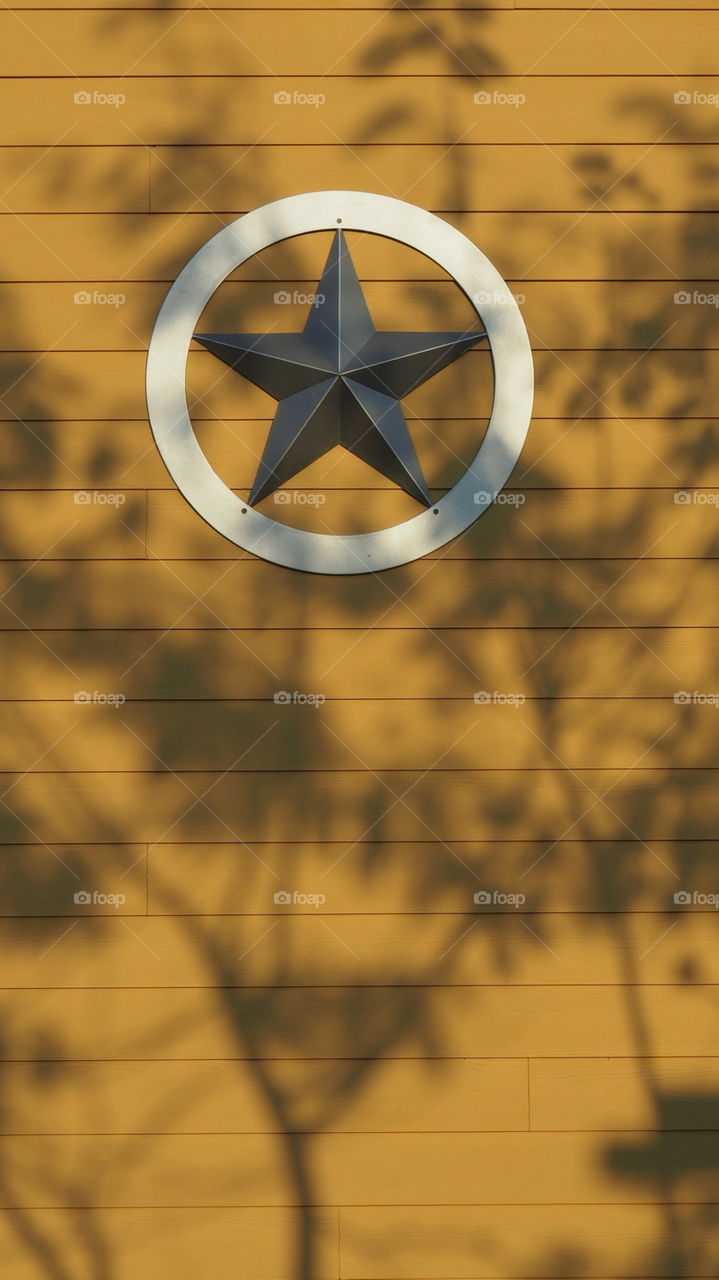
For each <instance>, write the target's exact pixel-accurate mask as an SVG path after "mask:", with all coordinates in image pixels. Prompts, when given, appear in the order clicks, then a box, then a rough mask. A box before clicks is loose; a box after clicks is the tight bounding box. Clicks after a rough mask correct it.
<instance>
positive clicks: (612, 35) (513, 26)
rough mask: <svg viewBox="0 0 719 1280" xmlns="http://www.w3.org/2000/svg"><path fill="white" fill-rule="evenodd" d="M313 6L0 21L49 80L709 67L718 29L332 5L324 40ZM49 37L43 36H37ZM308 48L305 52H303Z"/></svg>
mask: <svg viewBox="0 0 719 1280" xmlns="http://www.w3.org/2000/svg"><path fill="white" fill-rule="evenodd" d="M312 22H313V15H312V13H311V12H308V13H302V12H298V11H287V12H286V13H284V14H283V19H282V22H281V23H279V24H278V23H277V21H276V18H275V15H274V14H273V13H272V12H271V11H267V10H257V9H255V10H246V11H244V12H242V11H239V12H236V13H235V12H232V11H226V12H224V13H223V14H222V21H219V20H218V18H217V17H216V16H215V14H214V13H212V12H211V11H209V10H208V11H205V10H195V11H194V12H191V13H190V12H188V13H186V14H185V15H184V16H183V19H182V20H181V21H179V22H178V20H177V17H176V16H175V14H174V13H173V12H163V11H162V10H155V11H153V10H144V11H130V12H128V14H127V16H126V17H125V18H123V21H122V23H120V22H118V21H117V20H115V21H114V22H113V21H112V19H111V17H110V16H109V14H107V13H102V11H100V12H98V13H94V12H82V11H78V13H77V15H76V17H75V18H74V19H73V22H72V24H68V23H67V22H66V21H65V20H64V15H63V14H62V13H61V12H48V11H44V12H39V13H37V12H33V11H32V10H26V11H25V14H24V21H23V23H18V22H17V21H16V20H15V19H14V18H13V15H12V14H7V15H5V17H4V18H3V20H2V23H1V24H0V34H1V35H2V41H3V47H4V49H5V51H6V55H7V57H8V58H9V59H10V60H11V66H12V68H13V74H14V75H17V76H24V75H51V76H67V75H72V76H83V77H87V76H119V77H124V76H127V75H129V74H131V73H134V74H135V75H167V74H174V75H176V74H177V73H178V67H182V69H183V72H184V74H185V75H198V74H199V75H202V74H205V75H207V74H210V75H222V74H225V75H228V74H244V75H268V74H269V75H272V76H282V75H293V74H297V73H298V72H301V73H303V74H305V75H312V76H318V77H322V76H327V75H334V76H336V75H341V74H347V73H350V72H355V73H356V72H358V71H361V72H364V73H365V74H368V73H369V74H371V73H377V72H380V73H383V74H385V75H387V74H394V75H412V74H415V75H416V74H421V75H427V74H435V75H437V74H440V75H443V76H453V75H455V76H456V75H466V74H468V73H469V74H474V75H482V74H483V73H485V72H486V71H487V70H488V69H494V68H495V67H496V66H498V65H499V66H501V67H502V70H503V71H504V72H505V73H508V74H518V75H524V74H525V73H527V72H529V71H532V72H533V73H534V74H538V73H540V72H541V74H543V75H547V76H554V75H567V74H570V75H576V74H578V73H583V72H584V73H589V74H594V75H601V74H604V75H639V74H645V75H647V74H648V75H658V74H659V75H663V74H666V72H667V70H670V72H671V73H672V74H674V75H679V74H681V73H683V72H684V73H689V74H691V75H697V74H699V75H701V74H704V75H712V74H713V72H714V63H713V60H712V58H711V55H710V53H709V50H710V49H711V47H712V45H713V41H714V39H715V38H716V34H717V23H716V17H715V15H714V14H713V13H710V12H702V11H693V12H692V11H689V12H687V13H685V14H683V16H682V22H681V24H680V25H679V26H677V24H676V22H675V21H674V20H673V17H672V14H671V13H662V12H652V11H649V12H638V13H637V14H636V15H635V16H634V18H633V21H632V25H631V28H627V27H626V26H622V25H621V24H620V23H618V22H617V20H616V19H615V18H614V16H613V14H612V13H611V12H609V11H606V10H599V11H596V10H590V11H589V12H588V13H587V14H586V15H585V16H584V17H583V19H582V20H581V21H580V22H577V17H576V15H575V14H573V13H572V12H571V11H569V12H566V11H565V12H562V11H560V10H546V11H536V10H535V11H532V10H529V11H526V12H512V11H506V10H505V11H499V12H497V13H494V14H492V18H491V21H488V22H486V23H485V24H483V28H482V33H481V37H477V38H475V39H473V40H467V38H466V19H465V18H464V17H463V15H462V12H461V11H459V12H457V13H456V14H454V15H450V16H449V17H447V16H446V15H444V14H440V16H439V17H438V18H434V16H433V14H432V13H431V11H430V12H427V13H425V14H424V15H422V17H420V15H415V13H413V12H412V11H411V10H409V9H407V10H404V11H402V10H400V11H396V10H395V11H392V12H389V13H381V14H379V15H378V16H377V18H376V19H374V20H371V21H370V22H369V23H368V22H367V19H366V18H365V16H364V14H363V13H362V12H361V11H359V12H357V11H355V12H352V11H344V10H329V11H325V15H324V18H323V31H322V40H321V41H316V40H308V35H309V32H310V25H309V24H311V23H312ZM38 33H42V40H41V41H40V40H38ZM300 51H301V52H300Z"/></svg>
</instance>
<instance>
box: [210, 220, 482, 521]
mask: <svg viewBox="0 0 719 1280" xmlns="http://www.w3.org/2000/svg"><path fill="white" fill-rule="evenodd" d="M320 298H321V299H323V301H321V302H320V301H319V299H320ZM486 336H487V334H486V333H485V332H484V331H481V332H477V331H474V332H471V333H405V332H402V331H400V332H378V331H377V330H376V329H375V327H374V325H373V323H372V319H371V316H370V313H369V311H368V309H367V303H366V302H365V298H364V294H363V293H362V288H361V285H360V282H359V279H358V278H357V273H356V271H355V269H354V265H353V263H352V259H351V257H350V253H349V249H348V248H347V245H346V242H345V239H344V235H343V233H342V231H341V230H338V231H337V232H336V233H335V236H334V240H333V243H332V248H331V250H330V254H329V257H328V259H327V263H326V265H325V268H324V271H323V273H322V278H321V280H320V282H319V285H318V287H317V293H316V294H315V302H314V304H313V305H312V307H311V310H310V314H309V317H308V320H307V323H306V324H305V327H304V329H303V330H302V332H301V333H281V334H248V333H198V334H195V339H196V341H197V342H200V343H201V344H202V346H203V347H206V348H207V350H208V351H210V352H212V354H213V355H215V356H217V357H218V359H220V360H223V361H224V363H225V364H228V365H230V366H231V368H233V369H236V370H237V372H238V373H241V374H242V375H243V376H244V377H245V378H248V379H249V381H250V382H254V383H255V385H256V386H258V387H260V388H261V389H262V390H263V391H266V392H268V394H269V395H271V396H273V397H274V398H275V399H276V400H277V401H279V403H278V406H277V410H276V413H275V417H274V421H273V423H272V426H271V428H270V433H269V436H268V438H267V443H266V445H265V450H264V453H263V455H262V459H261V461H260V465H259V467H258V470H257V475H256V476H255V482H254V485H253V487H252V492H251V493H250V497H249V502H250V504H251V505H254V504H256V503H258V502H260V501H261V500H262V499H263V498H265V497H267V495H268V494H270V493H272V492H273V490H275V489H277V488H279V487H280V486H281V485H284V484H287V482H288V481H289V480H291V479H292V477H293V476H295V475H297V473H298V472H299V471H302V470H304V468H305V467H308V466H309V465H310V463H312V462H315V461H316V460H317V459H318V458H321V457H322V455H323V454H325V453H328V452H329V450H330V449H332V448H333V447H334V446H335V445H337V444H341V445H343V446H344V447H345V449H348V450H349V451H350V453H353V454H354V455H355V456H356V457H357V458H361V459H362V460H363V461H364V462H367V463H369V465H370V466H371V467H374V468H375V470H376V471H379V472H380V473H381V474H382V475H384V476H386V477H387V479H388V480H392V481H393V482H394V484H396V485H399V487H400V488H401V489H404V490H405V492H406V493H408V494H410V495H411V497H413V498H416V500H417V501H418V502H421V503H423V504H424V505H426V506H431V505H432V499H431V498H430V495H429V491H428V489H427V484H426V482H425V478H424V475H423V473H422V468H421V466H420V463H419V459H418V457H417V454H416V452H415V448H414V444H413V443H412V438H411V436H410V433H409V429H408V427H407V423H406V421H405V417H404V413H403V412H402V408H401V406H400V403H399V402H400V400H401V399H402V397H403V396H406V395H408V394H409V392H410V391H414V389H415V388H416V387H419V386H421V385H422V383H423V382H426V381H427V380H428V379H429V378H431V377H433V376H434V374H436V373H439V371H440V370H441V369H445V368H446V367H447V365H449V364H452V362H453V361H454V360H457V359H458V358H459V356H461V355H463V354H464V352H465V351H468V350H469V349H470V348H471V347H473V346H475V345H476V343H477V342H479V341H480V340H481V339H482V338H486Z"/></svg>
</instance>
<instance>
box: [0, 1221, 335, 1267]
mask: <svg viewBox="0 0 719 1280" xmlns="http://www.w3.org/2000/svg"><path fill="white" fill-rule="evenodd" d="M297 1228H298V1214H297V1211H296V1210H293V1209H274V1208H264V1209H235V1208H231V1209H215V1208H202V1209H195V1208H192V1207H190V1206H187V1205H185V1206H183V1207H182V1209H172V1208H170V1209H145V1208H141V1207H138V1208H132V1209H108V1210H106V1211H105V1210H103V1209H99V1208H96V1207H92V1208H88V1207H86V1208H82V1209H76V1210H74V1211H73V1213H72V1214H68V1212H67V1210H66V1209H52V1208H42V1209H38V1208H30V1209H26V1208H22V1207H20V1208H18V1207H14V1208H13V1211H12V1212H9V1213H5V1214H3V1215H2V1220H1V1221H0V1249H1V1250H2V1257H3V1260H4V1263H5V1266H6V1267H7V1271H8V1274H9V1275H12V1276H13V1280H37V1276H38V1274H39V1271H38V1268H39V1267H46V1266H47V1265H48V1258H50V1259H51V1265H53V1266H55V1265H56V1264H57V1265H60V1266H62V1267H63V1268H73V1271H72V1272H69V1271H68V1274H75V1275H78V1276H80V1275H83V1273H85V1274H87V1272H88V1269H89V1268H92V1267H94V1266H95V1265H96V1261H97V1245H96V1242H97V1241H98V1240H100V1241H101V1242H102V1243H101V1248H102V1251H103V1255H104V1256H106V1257H110V1258H111V1259H112V1263H111V1265H112V1267H113V1277H114V1280H136V1278H137V1276H142V1275H157V1276H159V1275H161V1274H162V1273H163V1271H165V1270H167V1269H170V1270H171V1273H172V1275H173V1276H174V1277H177V1280H197V1277H198V1276H200V1275H201V1276H202V1277H203V1280H225V1278H226V1276H227V1265H228V1263H227V1259H228V1254H231V1256H232V1260H233V1265H234V1266H236V1267H237V1268H238V1269H239V1270H241V1271H243V1272H244V1271H246V1273H247V1274H248V1275H251V1276H252V1277H254V1278H256V1280H278V1278H279V1277H282V1278H285V1277H287V1278H289V1277H290V1276H291V1275H292V1270H293V1267H294V1259H295V1256H296V1235H297ZM337 1233H338V1211H337V1210H336V1209H323V1210H316V1211H315V1213H314V1214H313V1217H312V1222H311V1223H310V1225H309V1238H310V1240H311V1241H312V1245H313V1249H314V1251H315V1258H316V1264H315V1265H316V1276H317V1280H337V1277H338V1270H337V1265H338V1264H337ZM103 1265H104V1264H103Z"/></svg>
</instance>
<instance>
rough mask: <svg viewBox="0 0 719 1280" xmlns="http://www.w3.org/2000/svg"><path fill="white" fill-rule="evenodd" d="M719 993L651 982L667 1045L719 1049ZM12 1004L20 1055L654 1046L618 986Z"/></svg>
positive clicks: (50, 996)
mask: <svg viewBox="0 0 719 1280" xmlns="http://www.w3.org/2000/svg"><path fill="white" fill-rule="evenodd" d="M59 932H60V930H58V933H59ZM715 994H716V988H711V987H700V986H691V985H687V984H677V985H675V986H672V987H652V986H648V987H646V988H645V989H644V991H643V992H642V1003H641V1008H642V1014H643V1017H644V1019H645V1026H646V1034H647V1036H648V1039H649V1042H650V1043H651V1046H652V1052H653V1054H655V1055H657V1056H659V1057H686V1056H699V1057H706V1056H709V1057H717V1056H719V1015H718V1014H717V1002H716V1000H715V999H714V996H715ZM0 1009H2V1012H3V1017H4V1019H5V1025H6V1026H7V1028H8V1040H7V1047H6V1059H7V1061H12V1062H17V1061H23V1062H24V1061H28V1062H29V1061H39V1062H60V1063H63V1062H68V1061H75V1060H77V1059H82V1060H86V1059H92V1060H94V1061H98V1062H100V1061H114V1060H116V1059H121V1060H132V1061H146V1060H155V1059H161V1060H163V1061H164V1060H175V1059H179V1058H182V1059H188V1060H190V1059H191V1060H193V1061H194V1060H197V1059H205V1058H208V1059H215V1058H220V1059H230V1060H233V1061H235V1060H238V1061H239V1060H242V1061H244V1060H255V1059H269V1058H272V1059H275V1058H283V1059H291V1060H299V1059H302V1060H305V1059H327V1060H328V1061H332V1062H334V1063H339V1062H344V1061H345V1060H346V1059H347V1058H352V1059H354V1058H360V1059H363V1060H366V1059H369V1060H370V1061H372V1062H376V1060H377V1059H378V1057H379V1056H382V1057H397V1058H411V1059H416V1058H419V1059H422V1060H424V1059H426V1058H427V1057H432V1058H438V1057H441V1058H457V1057H459V1058H467V1057H469V1058H479V1057H481V1058H508V1057H511V1058H515V1057H519V1058H522V1059H526V1058H527V1057H541V1058H556V1057H557V1056H558V1055H559V1056H562V1057H570V1058H575V1057H576V1058H587V1057H600V1056H605V1057H606V1056H608V1057H627V1056H628V1057H634V1056H635V1055H636V1054H637V1053H638V1052H639V1051H640V1049H641V1046H640V1044H639V1042H638V1039H637V1028H636V1025H635V1023H634V1021H633V1018H632V1011H631V1009H630V1007H629V1005H628V1002H627V993H626V992H625V991H622V989H621V988H620V987H608V986H598V987H591V988H589V987H545V988H537V987H507V986H501V987H494V986H484V987H473V988H467V987H427V986H423V987H395V988H391V987H380V988H376V987H362V988H357V987H352V988H342V987H308V988H304V989H302V988H299V989H298V988H279V987H276V986H274V987H268V988H262V989H259V990H247V991H233V990H232V989H229V990H228V991H226V992H224V991H223V990H222V989H220V988H214V989H213V988H211V989H209V990H190V991H188V990H179V989H175V990H172V989H159V990H157V989H155V990H142V989H139V990H120V991H112V992H108V991H103V990H97V989H92V988H88V989H84V990H72V989H67V990H64V991H57V990H54V991H44V990H37V991H35V992H34V994H33V998H32V1000H31V1001H30V1000H28V995H27V992H26V991H3V992H2V993H0ZM339 1070H340V1071H341V1072H344V1071H346V1067H344V1066H342V1067H340V1068H339ZM377 1070H379V1068H377ZM625 1191H626V1188H625Z"/></svg>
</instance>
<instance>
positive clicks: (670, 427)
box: [0, 414, 719, 514]
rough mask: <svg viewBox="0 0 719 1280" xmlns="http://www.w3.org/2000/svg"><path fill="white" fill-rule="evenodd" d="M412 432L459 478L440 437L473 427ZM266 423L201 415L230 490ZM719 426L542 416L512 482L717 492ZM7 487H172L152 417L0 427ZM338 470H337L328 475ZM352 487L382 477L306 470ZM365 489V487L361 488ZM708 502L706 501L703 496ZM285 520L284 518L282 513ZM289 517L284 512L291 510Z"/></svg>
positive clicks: (435, 472) (250, 477)
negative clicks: (715, 442)
mask: <svg viewBox="0 0 719 1280" xmlns="http://www.w3.org/2000/svg"><path fill="white" fill-rule="evenodd" d="M408 421H409V423H410V430H411V431H412V432H414V431H421V432H422V433H423V443H424V445H425V447H426V459H427V465H428V467H430V468H431V471H432V476H433V478H434V480H435V481H436V483H437V484H438V485H440V486H445V485H446V486H449V485H451V484H452V483H453V482H454V479H455V472H456V459H454V458H453V457H448V456H447V451H446V449H445V448H444V447H440V445H439V443H438V440H439V438H440V437H441V436H442V435H443V433H447V434H448V435H449V434H451V436H452V437H454V438H455V439H457V440H464V441H465V442H466V441H470V440H472V439H473V438H474V437H475V434H476V431H477V423H476V421H472V420H469V419H463V420H458V421H457V420H456V421H452V422H450V421H449V420H448V419H428V420H427V425H426V428H424V427H423V426H422V424H421V423H420V422H419V420H418V419H416V418H413V417H412V415H411V414H410V415H408ZM269 422H270V420H269V418H267V419H264V420H262V421H252V420H250V421H242V420H234V421H233V420H232V419H227V420H225V421H218V420H216V419H215V420H202V419H195V430H196V432H197V437H198V440H199V441H200V443H201V446H202V449H203V451H204V453H205V455H206V456H207V457H208V458H209V460H210V462H211V463H212V465H213V466H214V467H215V469H216V470H217V472H218V474H219V475H221V476H222V477H223V479H224V481H225V483H226V484H229V485H230V487H231V488H233V489H245V488H249V487H250V486H251V485H252V483H253V481H254V476H255V472H256V470H257V450H256V447H254V446H255V444H256V442H257V441H258V440H260V439H262V436H263V432H266V431H267V430H268V428H269ZM718 429H719V424H718V423H717V421H716V420H715V419H711V418H693V419H692V418H685V419H683V420H682V423H681V428H680V436H679V435H678V432H677V424H676V422H675V421H672V420H668V421H662V420H658V419H656V418H633V417H629V416H627V417H626V418H592V419H589V418H584V419H581V418H580V419H578V420H575V419H573V418H557V419H551V418H537V417H534V418H533V420H532V423H531V427H530V430H529V434H528V436H527V440H526V443H525V445H524V449H523V450H522V455H521V458H520V461H519V463H518V465H517V468H516V469H515V472H514V473H513V476H512V483H513V484H514V486H519V487H521V489H522V490H527V489H537V488H539V489H545V488H546V489H553V488H566V489H571V488H573V487H574V486H575V485H580V486H583V487H588V488H592V489H602V488H605V487H606V488H616V487H617V480H618V478H621V482H622V484H623V485H625V486H626V487H627V488H630V489H636V488H653V487H657V486H658V487H660V488H666V487H667V486H672V485H674V486H675V487H676V488H677V489H689V488H691V489H694V488H697V489H707V488H711V489H716V488H719V454H718V453H717V451H716V450H714V449H713V448H712V447H711V441H712V438H713V435H714V433H715V432H716V431H717V430H718ZM0 440H2V443H3V449H2V453H1V454H0V488H3V489H6V490H10V489H18V488H20V487H22V488H24V489H27V488H31V489H34V490H38V489H43V490H44V489H57V488H63V489H68V488H69V489H73V487H75V488H80V489H83V490H89V491H90V492H93V491H94V490H95V489H98V490H106V491H110V492H123V493H124V492H126V491H127V490H129V489H146V488H147V489H163V488H167V487H168V486H169V485H170V484H171V481H170V477H169V474H168V472H167V470H166V468H165V465H164V463H163V461H162V458H161V457H160V454H159V452H158V450H157V449H156V448H155V446H154V443H153V441H152V437H151V434H150V428H149V425H148V423H147V421H142V422H140V421H124V422H122V421H112V422H110V423H108V422H91V421H90V422H83V421H80V422H77V421H75V422H70V421H68V422H55V421H52V420H48V421H42V422H18V421H17V420H12V421H9V422H4V423H2V425H1V426H0ZM330 467H331V474H330V475H328V471H329V468H330ZM328 478H331V480H332V487H336V488H340V489H343V488H352V487H353V484H354V485H357V482H358V481H364V484H365V485H367V486H368V487H374V485H375V482H376V479H377V477H376V474H375V475H374V476H373V473H372V472H371V471H370V470H367V471H364V472H358V467H357V463H356V461H355V459H353V458H352V456H351V454H349V453H347V451H346V450H338V451H335V453H334V454H333V455H332V457H331V459H330V458H329V457H327V458H325V459H320V460H319V462H318V463H317V464H313V465H312V466H311V467H308V468H306V469H305V472H304V485H305V487H307V488H311V487H312V486H313V485H314V484H315V483H316V484H317V487H318V488H320V487H322V481H323V479H324V480H326V479H328ZM359 487H360V488H361V487H362V485H361V484H360V485H359ZM697 501H699V502H700V504H702V505H709V504H707V503H706V502H705V500H703V499H698V500H697ZM278 514H279V513H278ZM285 514H286V513H285Z"/></svg>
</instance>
